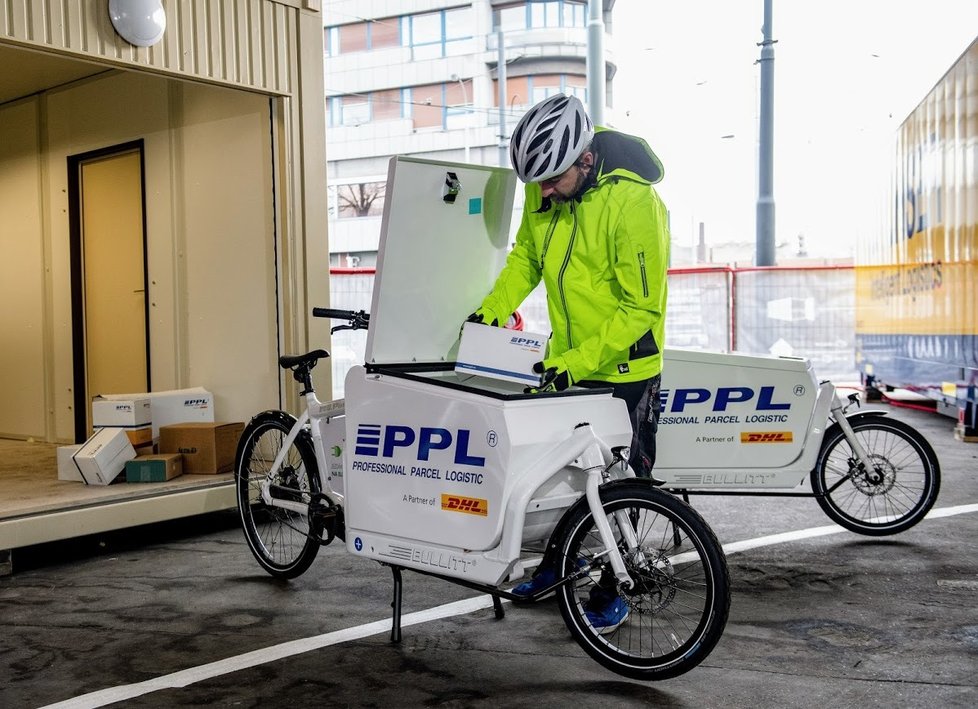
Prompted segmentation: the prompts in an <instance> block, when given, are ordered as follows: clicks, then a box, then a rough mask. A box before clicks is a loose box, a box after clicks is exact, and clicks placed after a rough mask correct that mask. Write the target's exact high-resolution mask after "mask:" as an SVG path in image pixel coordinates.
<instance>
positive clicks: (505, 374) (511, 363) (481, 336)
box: [455, 322, 547, 386]
mask: <svg viewBox="0 0 978 709" xmlns="http://www.w3.org/2000/svg"><path fill="white" fill-rule="evenodd" d="M546 347H547V336H546V335H541V334H539V333H535V332H519V331H517V330H507V329H506V328H502V327H490V326H489V325H482V324H481V323H471V322H467V323H465V325H464V326H463V327H462V341H461V343H460V344H459V346H458V356H457V358H456V361H455V371H456V372H458V373H459V374H477V375H479V376H481V377H489V378H490V379H502V380H503V381H507V382H517V383H519V384H526V385H527V386H538V385H539V384H540V375H539V374H535V373H534V372H533V365H534V364H535V363H537V362H539V361H541V360H542V359H543V358H544V356H545V355H546Z"/></svg>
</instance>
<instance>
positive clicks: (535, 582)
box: [510, 559, 587, 601]
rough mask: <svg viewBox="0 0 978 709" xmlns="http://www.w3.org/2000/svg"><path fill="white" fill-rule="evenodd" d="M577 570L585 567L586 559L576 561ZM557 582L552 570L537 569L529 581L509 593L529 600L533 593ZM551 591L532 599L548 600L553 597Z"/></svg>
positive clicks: (555, 574)
mask: <svg viewBox="0 0 978 709" xmlns="http://www.w3.org/2000/svg"><path fill="white" fill-rule="evenodd" d="M577 566H578V568H582V567H584V566H587V559H578V560H577ZM556 582H557V572H556V571H555V570H554V569H537V572H536V573H535V574H533V576H532V577H531V578H530V580H529V581H524V582H523V583H521V584H519V585H518V586H516V587H515V588H514V589H513V590H512V591H510V593H512V594H513V595H514V596H522V597H524V598H527V599H528V598H529V597H530V596H532V595H533V594H535V593H538V592H539V591H541V590H543V589H545V588H546V587H547V586H552V585H553V584H555V583H556ZM553 593H554V592H553V591H551V592H550V593H548V594H547V595H545V596H541V597H540V598H537V599H534V600H538V601H542V600H543V599H544V598H549V597H550V596H552V595H553Z"/></svg>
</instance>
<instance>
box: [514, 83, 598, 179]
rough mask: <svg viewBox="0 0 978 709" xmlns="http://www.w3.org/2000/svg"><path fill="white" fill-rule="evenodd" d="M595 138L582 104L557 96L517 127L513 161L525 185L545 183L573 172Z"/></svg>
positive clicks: (535, 108) (527, 114) (530, 111)
mask: <svg viewBox="0 0 978 709" xmlns="http://www.w3.org/2000/svg"><path fill="white" fill-rule="evenodd" d="M593 137H594V126H593V125H592V124H591V119H590V118H589V117H588V115H587V112H586V111H585V110H584V104H582V103H581V100H580V99H579V98H577V97H576V96H565V95H564V94H556V95H554V96H551V97H550V98H548V99H545V100H543V101H541V102H540V103H538V104H537V105H536V106H534V107H533V108H531V109H530V110H529V111H527V112H526V115H524V116H523V117H522V118H521V119H520V122H519V123H517V124H516V130H514V131H513V138H512V140H511V141H510V144H509V157H510V160H511V161H512V163H513V169H514V170H516V174H517V176H519V178H520V179H521V180H523V182H543V181H544V180H548V179H550V178H551V177H556V176H557V175H560V174H562V173H563V172H565V171H566V170H567V169H569V168H570V166H571V165H573V164H574V163H575V161H576V160H577V159H578V158H579V157H580V156H581V153H582V152H584V148H586V147H587V146H588V144H589V143H590V142H591V139H592V138H593Z"/></svg>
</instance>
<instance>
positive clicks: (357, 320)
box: [312, 308, 370, 332]
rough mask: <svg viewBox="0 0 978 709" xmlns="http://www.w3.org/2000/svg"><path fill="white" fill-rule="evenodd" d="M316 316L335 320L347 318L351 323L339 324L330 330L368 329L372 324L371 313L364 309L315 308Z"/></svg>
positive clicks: (313, 313) (313, 311)
mask: <svg viewBox="0 0 978 709" xmlns="http://www.w3.org/2000/svg"><path fill="white" fill-rule="evenodd" d="M312 316H313V317H314V318H330V319H333V320H346V321H347V322H348V323H349V325H337V326H335V327H332V328H330V330H329V331H330V332H336V331H337V330H366V329H367V326H368V325H369V324H370V313H368V312H366V311H364V310H336V309H334V308H313V309H312Z"/></svg>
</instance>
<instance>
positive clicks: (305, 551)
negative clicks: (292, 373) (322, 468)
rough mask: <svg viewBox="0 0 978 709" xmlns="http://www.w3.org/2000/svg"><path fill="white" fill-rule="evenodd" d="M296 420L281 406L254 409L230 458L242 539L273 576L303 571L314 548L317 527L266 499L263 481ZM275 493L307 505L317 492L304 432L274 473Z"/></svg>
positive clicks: (304, 516) (312, 458) (292, 575)
mask: <svg viewBox="0 0 978 709" xmlns="http://www.w3.org/2000/svg"><path fill="white" fill-rule="evenodd" d="M294 424H295V419H294V418H293V417H292V416H290V415H289V414H286V413H284V412H281V411H266V412H265V413H263V414H259V415H258V416H256V417H255V418H254V419H252V421H251V423H250V424H248V427H247V428H245V430H244V433H243V434H242V436H241V441H240V443H239V444H238V453H237V460H236V461H235V466H234V470H235V485H236V488H237V497H238V512H239V513H240V515H241V526H242V528H243V529H244V534H245V539H247V541H248V547H249V548H250V549H251V553H252V554H254V556H255V559H257V560H258V563H259V564H261V566H262V568H264V569H265V570H266V571H267V572H268V573H270V574H271V575H272V576H275V577H277V578H285V579H290V578H295V577H296V576H299V575H300V574H302V573H303V572H305V571H306V570H307V569H308V568H309V566H310V565H311V564H312V562H313V561H314V560H315V558H316V554H317V553H318V552H319V546H320V544H319V539H320V532H321V530H319V529H318V528H317V527H316V525H315V523H313V522H311V521H310V516H309V513H308V509H307V511H306V512H305V513H299V512H295V511H293V510H288V509H285V508H283V507H278V506H273V505H268V504H266V503H265V502H264V501H263V500H262V497H261V489H262V484H263V483H264V482H265V481H266V480H267V479H268V475H269V471H270V470H271V469H272V464H273V463H274V462H275V458H276V456H278V454H279V451H281V450H282V447H283V445H284V444H285V439H286V437H287V436H288V434H289V431H290V430H291V428H292V426H293V425H294ZM271 484H272V485H273V486H275V495H274V496H275V497H278V498H281V499H285V500H289V501H291V502H300V503H303V504H305V505H307V506H308V504H309V503H310V501H311V500H312V497H313V495H315V494H316V493H318V492H320V485H319V475H318V468H317V466H316V455H315V453H314V451H313V448H312V443H311V442H310V441H309V437H308V435H307V434H304V433H303V434H300V435H299V436H298V437H297V438H296V439H295V441H293V442H292V444H291V445H290V446H289V449H288V450H287V451H286V453H285V457H284V459H283V461H282V465H281V466H280V467H279V469H278V471H277V472H276V474H275V476H274V477H273V478H272V480H271Z"/></svg>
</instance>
